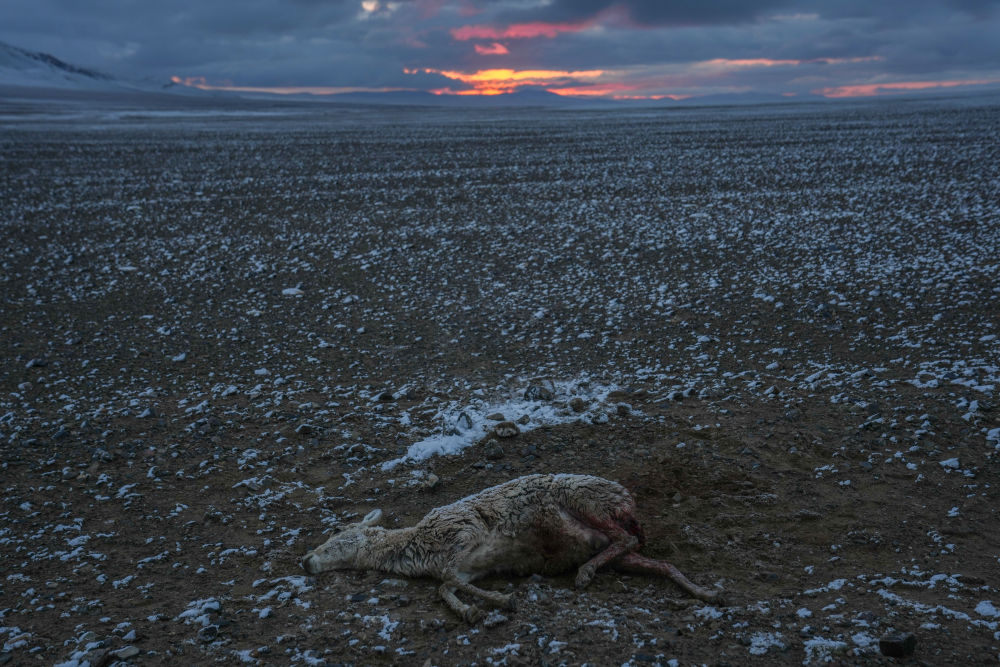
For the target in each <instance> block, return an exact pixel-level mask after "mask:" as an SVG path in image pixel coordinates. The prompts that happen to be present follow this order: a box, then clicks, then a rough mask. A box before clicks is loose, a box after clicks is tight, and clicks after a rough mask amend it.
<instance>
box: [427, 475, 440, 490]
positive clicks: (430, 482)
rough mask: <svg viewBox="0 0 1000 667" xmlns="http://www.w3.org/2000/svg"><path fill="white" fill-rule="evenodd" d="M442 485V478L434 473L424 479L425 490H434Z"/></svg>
mask: <svg viewBox="0 0 1000 667" xmlns="http://www.w3.org/2000/svg"><path fill="white" fill-rule="evenodd" d="M440 483H441V478H440V477H438V476H437V475H435V474H434V473H430V474H429V475H427V478H426V479H424V488H425V489H433V488H435V487H436V486H437V485H438V484H440Z"/></svg>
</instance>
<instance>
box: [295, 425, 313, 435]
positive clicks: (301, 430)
mask: <svg viewBox="0 0 1000 667" xmlns="http://www.w3.org/2000/svg"><path fill="white" fill-rule="evenodd" d="M315 434H316V427H315V426H313V425H312V424H310V423H309V422H302V423H301V424H299V425H298V426H296V427H295V435H315Z"/></svg>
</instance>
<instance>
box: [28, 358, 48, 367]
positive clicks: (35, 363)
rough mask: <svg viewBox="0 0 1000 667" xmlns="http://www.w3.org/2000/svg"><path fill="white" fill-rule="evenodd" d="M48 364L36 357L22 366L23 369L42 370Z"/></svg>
mask: <svg viewBox="0 0 1000 667" xmlns="http://www.w3.org/2000/svg"><path fill="white" fill-rule="evenodd" d="M48 365H49V362H47V361H45V360H44V359H42V358H41V357H36V358H34V359H32V360H31V361H29V362H28V363H26V364H25V365H24V367H25V368H44V367H45V366H48Z"/></svg>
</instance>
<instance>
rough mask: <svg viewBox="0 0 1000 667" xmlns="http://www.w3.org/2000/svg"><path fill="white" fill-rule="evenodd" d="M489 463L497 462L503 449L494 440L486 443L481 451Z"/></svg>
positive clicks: (501, 455) (501, 456)
mask: <svg viewBox="0 0 1000 667" xmlns="http://www.w3.org/2000/svg"><path fill="white" fill-rule="evenodd" d="M483 454H485V455H486V458H488V459H489V460H490V461H499V460H500V459H502V458H503V447H501V446H500V443H499V442H497V441H496V440H490V441H489V442H487V443H486V447H485V449H484V451H483Z"/></svg>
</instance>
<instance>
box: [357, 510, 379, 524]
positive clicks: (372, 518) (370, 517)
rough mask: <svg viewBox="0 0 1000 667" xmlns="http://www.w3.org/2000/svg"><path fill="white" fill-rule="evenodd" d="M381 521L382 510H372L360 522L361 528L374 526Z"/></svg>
mask: <svg viewBox="0 0 1000 667" xmlns="http://www.w3.org/2000/svg"><path fill="white" fill-rule="evenodd" d="M381 520H382V510H372V511H371V512H369V513H368V514H366V515H365V518H364V519H362V520H361V525H362V526H375V525H378V523H379V522H380V521H381Z"/></svg>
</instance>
